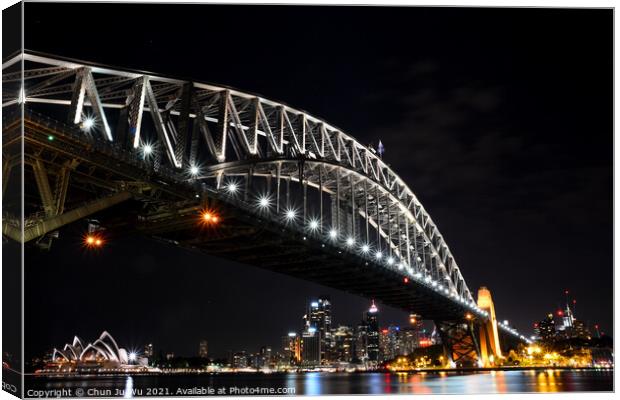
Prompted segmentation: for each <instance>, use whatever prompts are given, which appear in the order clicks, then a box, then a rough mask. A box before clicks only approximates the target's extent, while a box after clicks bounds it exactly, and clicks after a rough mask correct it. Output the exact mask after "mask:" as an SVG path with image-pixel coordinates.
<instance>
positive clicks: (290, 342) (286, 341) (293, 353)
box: [282, 332, 301, 365]
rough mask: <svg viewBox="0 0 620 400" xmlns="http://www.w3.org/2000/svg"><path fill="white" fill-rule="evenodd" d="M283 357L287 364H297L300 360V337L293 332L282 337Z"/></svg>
mask: <svg viewBox="0 0 620 400" xmlns="http://www.w3.org/2000/svg"><path fill="white" fill-rule="evenodd" d="M282 350H283V354H284V358H285V359H286V361H287V363H288V364H289V365H297V364H299V362H300V361H301V338H300V337H299V335H298V334H297V333H295V332H290V333H289V334H288V335H287V336H283V337H282Z"/></svg>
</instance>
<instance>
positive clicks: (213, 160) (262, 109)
mask: <svg viewBox="0 0 620 400" xmlns="http://www.w3.org/2000/svg"><path fill="white" fill-rule="evenodd" d="M22 65H23V70H22V69H21V68H20V67H21V66H22ZM3 85H4V91H3V100H2V101H3V108H5V110H6V109H8V108H10V107H12V106H19V105H23V106H25V107H27V108H28V109H30V108H37V109H38V110H44V112H45V114H46V115H50V114H51V115H54V116H57V117H58V118H59V119H64V120H65V121H66V123H67V124H68V125H69V126H72V127H74V128H75V129H76V132H77V134H76V135H77V138H74V139H79V140H80V141H83V142H85V143H90V144H91V145H92V146H93V147H95V148H99V149H105V153H106V154H108V155H109V157H111V158H115V157H116V158H119V159H123V160H129V161H131V163H133V165H134V166H135V168H136V169H137V170H138V171H142V173H144V174H147V175H148V176H149V179H151V180H152V178H153V177H160V178H165V179H166V180H167V181H168V182H170V183H173V184H176V185H180V186H183V187H186V188H189V189H188V190H190V192H191V193H196V196H197V197H199V198H201V199H202V198H205V197H210V198H217V199H219V200H220V201H222V202H225V203H228V204H233V205H234V206H236V207H241V208H243V209H245V210H246V211H247V212H248V213H252V214H255V215H258V216H260V217H261V218H264V219H268V220H270V221H272V222H273V223H275V224H280V225H282V226H285V227H286V228H287V229H292V230H295V231H298V232H300V233H301V234H303V235H304V236H303V239H304V240H306V239H308V240H314V241H317V242H327V243H329V244H330V245H332V246H337V247H340V248H342V250H343V251H346V252H347V253H348V254H350V255H351V257H355V258H358V259H360V260H363V261H364V262H365V263H366V264H368V263H372V264H374V265H377V266H380V267H381V268H384V269H386V270H390V271H393V272H394V274H395V275H396V276H400V277H401V279H402V280H404V281H405V282H408V281H409V280H411V281H412V282H415V283H416V284H417V285H418V286H420V287H425V288H427V289H428V290H431V291H432V292H433V293H435V294H436V295H437V296H441V297H442V298H443V299H444V300H446V301H449V302H452V303H454V304H456V305H458V307H460V308H461V309H462V310H463V313H466V312H467V313H472V314H473V315H474V316H475V317H476V318H480V319H486V318H488V313H487V312H486V311H485V310H483V309H481V308H479V307H478V306H477V305H476V302H475V300H474V298H473V296H472V293H471V292H470V290H469V288H468V287H467V284H466V282H465V279H464V278H463V276H462V274H461V271H460V268H459V267H458V265H457V263H456V261H455V259H454V256H453V255H452V253H451V251H450V249H449V247H448V245H447V244H446V242H445V240H444V238H443V236H442V235H441V233H440V232H439V230H438V228H437V226H436V224H435V223H434V222H433V220H432V219H431V217H430V215H429V214H428V212H427V211H426V210H425V209H424V207H423V206H422V204H421V203H420V202H419V200H418V199H417V197H416V196H415V194H414V193H413V191H412V190H411V189H410V188H409V187H408V185H407V184H406V183H405V182H404V181H403V180H402V179H401V178H400V177H399V176H398V175H397V174H396V172H395V171H393V170H392V169H391V168H390V166H389V165H387V164H386V163H385V162H384V161H383V160H382V159H381V157H379V156H378V155H377V154H376V153H375V151H374V150H373V149H371V148H369V147H367V146H365V145H363V144H361V143H359V142H358V141H357V140H356V139H355V138H353V137H352V136H350V135H348V134H347V133H345V132H343V131H342V130H340V129H338V128H336V127H335V126H333V125H330V124H329V123H327V122H326V121H323V120H321V119H320V118H317V117H314V116H312V115H310V114H308V113H306V112H304V111H302V110H298V109H294V108H292V107H290V106H288V105H285V104H283V103H279V102H275V101H272V100H269V99H266V98H263V97H261V96H258V95H254V94H249V93H245V92H240V91H238V90H235V89H232V88H227V87H222V86H215V85H211V84H206V83H201V82H191V81H185V80H179V79H173V78H170V77H164V76H159V75H156V74H151V73H145V72H138V71H128V70H122V69H117V68H111V67H106V66H101V65H94V64H89V63H86V62H81V61H75V60H68V59H63V58H59V57H55V56H49V55H44V54H39V53H35V52H25V53H23V54H18V55H16V56H15V57H13V58H11V59H9V60H8V61H6V62H5V63H4V64H3ZM29 163H30V164H31V166H32V169H33V172H34V175H35V178H36V182H37V187H38V188H39V193H40V197H41V204H42V207H41V210H39V211H38V213H36V214H33V215H32V216H31V217H30V221H34V222H33V223H32V224H33V226H34V227H35V228H36V229H34V228H33V229H31V230H30V231H28V230H26V232H29V234H28V235H25V236H24V237H23V240H25V241H28V240H32V239H35V238H37V237H41V236H44V235H46V234H49V233H50V232H52V231H53V230H54V229H57V228H59V227H60V226H62V225H63V224H65V223H69V222H71V221H74V220H75V218H79V217H83V216H84V215H87V214H89V213H92V212H96V211H98V210H101V209H103V208H105V207H108V206H111V205H114V204H117V203H118V202H121V201H124V200H125V199H126V198H127V197H128V196H129V195H128V194H127V193H129V192H128V190H127V188H124V190H118V188H117V190H116V193H115V194H114V195H112V196H108V197H109V198H107V200H106V201H105V202H103V203H102V202H98V203H97V205H96V206H93V205H90V207H91V209H89V210H90V211H88V212H87V211H80V210H82V208H80V209H76V210H65V206H64V201H65V198H66V191H67V187H68V181H69V176H70V171H71V170H72V169H74V168H75V166H71V165H70V164H68V165H66V168H65V169H63V170H61V172H60V173H59V174H58V177H57V179H56V184H55V186H54V189H52V188H51V186H50V184H49V183H48V182H47V177H46V172H45V166H44V165H43V164H42V163H41V162H40V161H38V160H37V159H32V160H31V161H30V162H29ZM5 171H6V168H5ZM143 178H144V177H141V180H142V181H143V180H144V179H143ZM134 189H135V188H134ZM140 190H141V189H139V191H140ZM133 193H134V194H135V191H134V192H133ZM71 212H73V216H72V217H71V218H65V219H60V220H59V218H58V217H59V216H63V215H64V214H69V213H71ZM54 217H56V219H55V220H54V221H55V223H54V224H50V223H49V221H50V218H54ZM5 219H6V218H5ZM38 220H40V221H38ZM37 222H38V225H37ZM44 223H47V225H45V224H44ZM9 225H10V224H9ZM9 225H7V224H6V223H5V224H4V231H5V233H6V232H7V231H10V226H9ZM7 229H8V230H7ZM500 328H501V329H502V330H504V331H505V332H507V333H509V334H511V335H513V336H516V337H519V338H521V339H522V340H527V339H525V338H524V337H523V336H520V335H519V334H518V333H517V332H516V331H515V330H514V329H512V328H510V327H508V326H504V325H503V324H500Z"/></svg>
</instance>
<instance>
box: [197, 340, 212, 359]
mask: <svg viewBox="0 0 620 400" xmlns="http://www.w3.org/2000/svg"><path fill="white" fill-rule="evenodd" d="M208 355H209V347H208V343H207V341H206V340H201V341H200V345H199V346H198V357H200V358H207V356H208Z"/></svg>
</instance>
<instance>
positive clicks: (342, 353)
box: [331, 325, 355, 363]
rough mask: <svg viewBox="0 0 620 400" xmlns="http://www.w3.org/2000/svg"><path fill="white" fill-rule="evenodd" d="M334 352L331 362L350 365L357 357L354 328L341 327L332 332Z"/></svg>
mask: <svg viewBox="0 0 620 400" xmlns="http://www.w3.org/2000/svg"><path fill="white" fill-rule="evenodd" d="M332 338H333V344H334V345H333V351H332V355H331V360H333V361H337V362H346V363H349V362H351V361H352V360H353V358H354V357H355V353H354V350H355V336H354V334H353V328H351V327H350V326H344V325H340V326H338V328H337V329H334V330H332Z"/></svg>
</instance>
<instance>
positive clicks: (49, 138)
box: [47, 135, 55, 142]
mask: <svg viewBox="0 0 620 400" xmlns="http://www.w3.org/2000/svg"><path fill="white" fill-rule="evenodd" d="M54 139H55V138H54V135H48V136H47V140H49V141H50V142H53V141H54Z"/></svg>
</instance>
